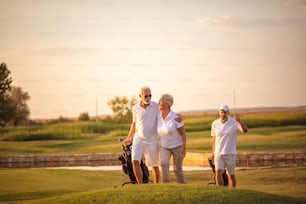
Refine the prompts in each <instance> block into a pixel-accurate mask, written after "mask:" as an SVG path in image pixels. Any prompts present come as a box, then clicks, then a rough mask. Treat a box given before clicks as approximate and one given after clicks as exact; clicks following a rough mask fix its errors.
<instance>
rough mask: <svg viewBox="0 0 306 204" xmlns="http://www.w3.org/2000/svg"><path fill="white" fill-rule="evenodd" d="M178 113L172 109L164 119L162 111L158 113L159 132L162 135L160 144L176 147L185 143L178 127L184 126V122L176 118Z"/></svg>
mask: <svg viewBox="0 0 306 204" xmlns="http://www.w3.org/2000/svg"><path fill="white" fill-rule="evenodd" d="M175 118H176V113H175V112H173V111H172V110H170V112H169V114H168V115H167V117H166V118H165V119H164V118H163V116H162V113H159V114H158V119H157V132H158V135H159V136H160V145H161V146H163V147H166V148H169V149H170V148H175V147H178V146H181V145H182V144H183V140H182V136H181V134H180V133H179V131H178V130H177V128H180V127H183V126H184V123H183V122H177V121H176V120H175Z"/></svg>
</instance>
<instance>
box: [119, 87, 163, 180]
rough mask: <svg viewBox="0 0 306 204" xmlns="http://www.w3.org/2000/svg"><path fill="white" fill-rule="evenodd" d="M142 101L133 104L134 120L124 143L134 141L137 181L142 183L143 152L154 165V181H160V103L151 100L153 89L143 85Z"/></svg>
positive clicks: (149, 163) (133, 156)
mask: <svg viewBox="0 0 306 204" xmlns="http://www.w3.org/2000/svg"><path fill="white" fill-rule="evenodd" d="M139 97H140V102H139V103H137V104H135V105H134V106H133V109H132V112H133V122H132V124H131V127H130V132H129V134H128V136H127V138H126V139H125V140H124V142H123V143H124V145H128V144H130V143H131V141H132V140H133V143H132V164H133V171H134V175H135V177H136V180H137V183H138V184H141V183H142V177H143V172H142V169H141V167H140V161H141V157H142V154H144V156H145V160H146V163H147V165H148V166H152V175H153V181H154V183H158V182H159V167H158V134H157V114H158V113H159V109H158V104H157V103H156V102H154V101H151V97H152V95H151V90H150V88H149V87H142V88H141V90H140V95H139Z"/></svg>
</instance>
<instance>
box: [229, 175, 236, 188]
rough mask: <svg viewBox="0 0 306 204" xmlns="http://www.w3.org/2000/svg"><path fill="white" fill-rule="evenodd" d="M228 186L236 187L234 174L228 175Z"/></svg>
mask: <svg viewBox="0 0 306 204" xmlns="http://www.w3.org/2000/svg"><path fill="white" fill-rule="evenodd" d="M228 187H230V188H235V187H236V176H235V174H234V175H229V176H228Z"/></svg>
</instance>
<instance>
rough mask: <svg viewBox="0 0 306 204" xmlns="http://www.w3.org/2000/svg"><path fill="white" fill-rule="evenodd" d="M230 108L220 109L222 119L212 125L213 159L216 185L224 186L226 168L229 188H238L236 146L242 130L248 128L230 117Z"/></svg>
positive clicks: (223, 106)
mask: <svg viewBox="0 0 306 204" xmlns="http://www.w3.org/2000/svg"><path fill="white" fill-rule="evenodd" d="M229 110H230V109H229V107H228V106H227V105H222V106H220V108H219V116H220V118H219V119H217V120H215V121H213V122H212V125H211V136H212V157H213V159H214V162H215V167H216V184H217V186H223V184H224V181H223V176H222V175H223V173H224V169H225V168H226V169H227V171H228V174H229V177H228V180H229V187H236V177H235V167H236V145H237V135H238V131H239V130H240V131H241V132H243V133H246V132H247V131H248V128H247V126H246V125H245V124H244V123H242V122H241V121H240V119H239V118H237V117H236V118H235V119H233V118H231V117H230V116H229Z"/></svg>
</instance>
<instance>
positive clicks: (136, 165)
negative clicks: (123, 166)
mask: <svg viewBox="0 0 306 204" xmlns="http://www.w3.org/2000/svg"><path fill="white" fill-rule="evenodd" d="M132 164H133V171H134V175H135V177H136V181H137V183H138V184H142V176H143V175H142V169H141V167H140V162H139V161H137V160H133V161H132Z"/></svg>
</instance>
